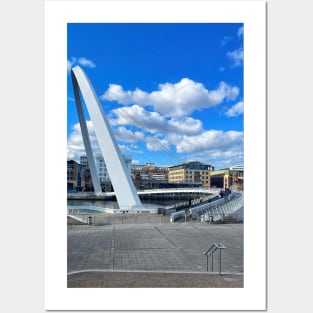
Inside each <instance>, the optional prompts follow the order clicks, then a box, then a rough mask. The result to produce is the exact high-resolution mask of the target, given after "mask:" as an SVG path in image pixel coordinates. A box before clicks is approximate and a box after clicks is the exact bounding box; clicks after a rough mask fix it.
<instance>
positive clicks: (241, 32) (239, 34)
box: [237, 26, 243, 38]
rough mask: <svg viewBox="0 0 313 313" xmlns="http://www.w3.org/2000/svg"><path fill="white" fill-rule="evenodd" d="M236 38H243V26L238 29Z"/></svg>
mask: <svg viewBox="0 0 313 313" xmlns="http://www.w3.org/2000/svg"><path fill="white" fill-rule="evenodd" d="M237 36H238V37H239V38H241V37H242V36H243V26H241V27H239V28H238V31H237Z"/></svg>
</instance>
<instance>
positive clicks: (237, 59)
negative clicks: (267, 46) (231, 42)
mask: <svg viewBox="0 0 313 313" xmlns="http://www.w3.org/2000/svg"><path fill="white" fill-rule="evenodd" d="M226 56H227V57H228V58H229V59H231V60H232V61H233V65H232V66H233V67H237V66H241V65H242V62H243V49H242V48H239V49H237V50H234V51H230V52H227V54H226Z"/></svg>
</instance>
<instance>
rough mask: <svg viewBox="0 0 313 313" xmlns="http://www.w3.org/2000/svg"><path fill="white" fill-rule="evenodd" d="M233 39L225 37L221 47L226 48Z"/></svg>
mask: <svg viewBox="0 0 313 313" xmlns="http://www.w3.org/2000/svg"><path fill="white" fill-rule="evenodd" d="M232 39H233V38H232V37H230V36H224V37H223V39H222V41H221V47H224V46H226V45H227V44H228V43H229V42H230V41H231V40H232Z"/></svg>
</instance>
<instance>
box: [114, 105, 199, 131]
mask: <svg viewBox="0 0 313 313" xmlns="http://www.w3.org/2000/svg"><path fill="white" fill-rule="evenodd" d="M112 113H114V114H115V115H116V116H117V118H116V119H111V121H112V124H113V125H132V126H136V127H138V128H140V129H141V130H142V131H144V132H149V133H153V134H154V133H172V132H174V133H183V134H187V135H195V134H198V133H200V132H202V130H203V129H202V122H201V121H200V120H197V119H194V118H192V117H183V118H181V119H173V118H171V119H166V118H164V117H163V116H161V115H160V114H159V113H157V112H150V111H147V110H145V109H144V108H142V107H140V106H139V105H136V104H135V105H133V106H131V107H122V108H118V109H114V110H113V111H112Z"/></svg>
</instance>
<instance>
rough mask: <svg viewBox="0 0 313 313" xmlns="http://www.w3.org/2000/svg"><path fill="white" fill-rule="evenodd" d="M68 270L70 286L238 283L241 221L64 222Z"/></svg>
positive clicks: (234, 285) (240, 281) (215, 285)
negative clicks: (213, 248)
mask: <svg viewBox="0 0 313 313" xmlns="http://www.w3.org/2000/svg"><path fill="white" fill-rule="evenodd" d="M220 242H221V243H222V244H223V245H224V246H225V249H221V250H220V249H217V250H216V251H215V253H213V268H212V258H211V256H210V257H206V256H205V255H204V252H206V251H207V250H208V249H209V248H210V246H211V245H212V244H214V243H220ZM219 253H221V255H220V254H219ZM67 272H68V287H69V288H88V287H93V288H118V287H134V288H136V287H138V288H145V287H155V288H158V287H160V288H164V287H189V288H197V287H199V288H204V287H207V288H238V287H243V281H244V275H243V273H244V268H243V224H242V223H238V224H222V223H220V224H208V223H200V222H194V221H190V222H187V223H184V222H181V223H157V222H156V223H142V224H108V225H101V226H96V225H70V224H68V231H67Z"/></svg>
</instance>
